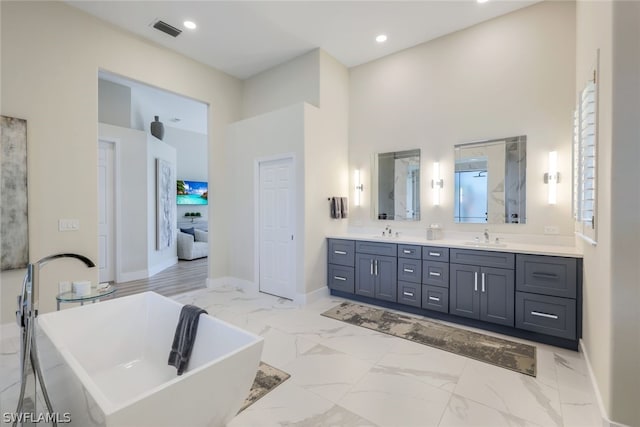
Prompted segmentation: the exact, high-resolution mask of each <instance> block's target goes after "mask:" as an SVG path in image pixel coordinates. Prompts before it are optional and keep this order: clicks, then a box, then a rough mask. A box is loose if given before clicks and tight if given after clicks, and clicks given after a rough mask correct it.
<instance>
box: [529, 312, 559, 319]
mask: <svg viewBox="0 0 640 427" xmlns="http://www.w3.org/2000/svg"><path fill="white" fill-rule="evenodd" d="M531 315H532V316H538V317H546V318H547V319H554V320H557V319H558V316H556V315H555V314H547V313H540V312H539V311H532V312H531Z"/></svg>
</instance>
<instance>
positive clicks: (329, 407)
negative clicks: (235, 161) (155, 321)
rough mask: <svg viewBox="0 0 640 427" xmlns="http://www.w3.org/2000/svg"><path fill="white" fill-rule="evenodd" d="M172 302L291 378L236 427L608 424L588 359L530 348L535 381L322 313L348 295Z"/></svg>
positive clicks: (13, 339)
mask: <svg viewBox="0 0 640 427" xmlns="http://www.w3.org/2000/svg"><path fill="white" fill-rule="evenodd" d="M173 298H175V299H176V300H178V301H180V302H182V303H189V304H195V305H198V306H200V307H203V308H205V309H206V310H207V311H208V312H209V314H211V315H213V316H216V317H218V318H221V319H223V320H225V321H228V322H230V323H233V324H235V325H237V326H239V327H241V328H245V329H247V330H250V331H252V332H254V333H258V334H260V335H262V336H263V337H264V338H265V346H264V350H263V354H262V360H263V361H264V362H266V363H268V364H270V365H273V366H275V367H277V368H279V369H282V370H284V371H286V372H288V373H289V374H291V378H290V379H289V380H287V381H286V382H285V383H283V384H282V385H280V386H279V387H277V388H276V389H275V390H273V391H272V392H270V393H269V394H267V395H266V396H265V397H263V398H262V399H260V400H259V401H257V402H256V403H255V404H253V405H252V406H250V407H249V408H247V409H246V410H245V411H243V412H242V413H240V414H239V415H238V416H237V417H236V418H234V419H233V420H232V421H231V422H230V424H229V427H245V426H279V425H283V426H284V425H286V426H389V427H404V426H447V427H451V426H487V427H489V426H491V427H498V426H542V427H546V426H567V427H591V426H593V427H595V426H601V425H602V421H601V420H600V416H599V411H598V407H597V404H596V403H595V395H594V392H593V389H592V387H591V384H590V381H589V376H588V372H587V367H586V364H585V361H584V357H583V356H582V355H581V354H580V353H576V352H573V351H569V350H564V349H560V348H556V347H551V346H547V345H543V344H537V343H531V342H529V343H530V344H533V345H536V346H537V348H538V350H537V351H538V353H537V356H538V376H537V377H536V378H533V377H529V376H526V375H523V374H518V373H516V372H512V371H509V370H506V369H502V368H499V367H496V366H492V365H488V364H484V363H481V362H478V361H475V360H471V359H466V358H464V357H461V356H457V355H455V354H451V353H448V352H445V351H441V350H437V349H434V348H431V347H427V346H424V345H420V344H417V343H413V342H410V341H407V340H404V339H401V338H396V337H392V336H389V335H385V334H380V333H377V332H375V331H371V330H368V329H364V328H359V327H356V326H352V325H349V324H346V323H343V322H340V321H337V320H333V319H329V318H326V317H323V316H320V313H322V312H324V311H325V310H327V309H329V308H331V307H333V306H334V305H337V304H339V303H340V302H342V301H343V300H342V299H340V298H335V297H328V296H327V297H323V298H321V299H319V300H318V301H315V302H314V303H311V304H307V305H305V306H298V305H296V304H295V303H293V302H291V301H288V300H284V299H280V298H276V297H273V296H270V295H266V294H261V293H258V292H255V291H252V290H247V289H243V288H236V287H234V286H228V285H221V286H217V287H214V288H211V289H201V290H197V291H192V292H188V293H185V294H181V295H177V296H175V297H173ZM0 331H1V332H2V337H1V339H0V384H1V386H0V412H6V411H13V410H14V409H15V400H16V398H17V392H18V385H17V381H18V365H19V362H18V355H17V352H18V338H17V327H15V326H11V325H10V324H6V325H2V326H1V327H0ZM505 338H508V339H514V338H511V337H505ZM514 340H516V341H517V339H514ZM523 342H527V341H523ZM185 427H187V426H185Z"/></svg>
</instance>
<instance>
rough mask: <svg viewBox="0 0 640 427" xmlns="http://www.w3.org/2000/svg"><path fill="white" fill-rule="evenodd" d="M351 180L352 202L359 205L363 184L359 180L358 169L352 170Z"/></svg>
mask: <svg viewBox="0 0 640 427" xmlns="http://www.w3.org/2000/svg"><path fill="white" fill-rule="evenodd" d="M353 182H355V184H356V186H355V193H354V197H353V198H354V203H355V205H356V206H360V203H361V197H360V196H361V194H362V192H363V191H364V185H363V184H362V183H361V182H360V169H356V170H355V171H354V172H353Z"/></svg>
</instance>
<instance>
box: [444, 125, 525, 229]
mask: <svg viewBox="0 0 640 427" xmlns="http://www.w3.org/2000/svg"><path fill="white" fill-rule="evenodd" d="M454 154H455V197H454V201H455V202H454V220H455V222H461V223H463V222H464V223H484V224H504V223H509V224H524V223H525V222H526V215H525V214H526V184H527V182H526V164H527V137H526V136H525V135H522V136H514V137H509V138H498V139H492V140H486V141H477V142H472V143H468V144H459V145H456V146H454Z"/></svg>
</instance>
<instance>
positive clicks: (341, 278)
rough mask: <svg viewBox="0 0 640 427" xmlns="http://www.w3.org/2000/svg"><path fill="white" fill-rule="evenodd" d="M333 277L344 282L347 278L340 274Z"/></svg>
mask: <svg viewBox="0 0 640 427" xmlns="http://www.w3.org/2000/svg"><path fill="white" fill-rule="evenodd" d="M333 278H334V279H336V280H341V281H343V282H344V281H346V280H347V278H346V277H340V276H333Z"/></svg>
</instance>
